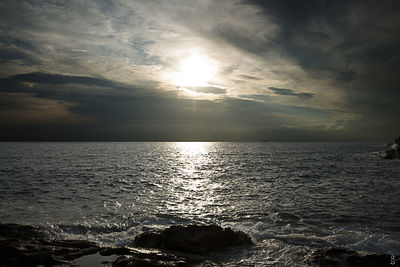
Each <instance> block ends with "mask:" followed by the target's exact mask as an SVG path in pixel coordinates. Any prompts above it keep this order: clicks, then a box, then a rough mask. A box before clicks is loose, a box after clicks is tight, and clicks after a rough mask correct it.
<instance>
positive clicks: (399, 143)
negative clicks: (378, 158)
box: [384, 136, 400, 159]
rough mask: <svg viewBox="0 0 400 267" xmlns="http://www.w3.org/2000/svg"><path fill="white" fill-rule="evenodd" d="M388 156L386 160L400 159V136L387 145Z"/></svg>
mask: <svg viewBox="0 0 400 267" xmlns="http://www.w3.org/2000/svg"><path fill="white" fill-rule="evenodd" d="M385 152H386V155H385V156H384V159H395V158H400V136H399V137H397V138H396V139H395V140H394V142H393V143H389V144H387V145H386V149H385Z"/></svg>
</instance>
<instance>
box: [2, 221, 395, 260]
mask: <svg viewBox="0 0 400 267" xmlns="http://www.w3.org/2000/svg"><path fill="white" fill-rule="evenodd" d="M134 240H135V247H121V248H111V247H100V246H99V245H97V244H96V243H94V242H90V241H86V240H50V239H47V238H46V237H45V236H44V234H43V233H41V232H40V230H39V229H38V228H36V227H34V226H28V225H18V224H0V266H38V265H42V266H57V265H62V266H77V261H78V260H79V259H81V258H83V257H85V256H88V255H98V256H99V257H100V258H101V257H107V256H114V257H112V258H113V260H112V261H106V262H102V264H107V265H108V266H116V267H119V266H224V263H223V262H219V261H218V260H215V258H212V259H211V258H210V257H209V254H210V253H213V252H218V251H223V250H225V249H229V248H232V247H243V248H245V247H249V246H252V245H254V243H253V241H252V239H251V238H250V236H248V235H247V234H245V233H243V232H241V231H234V230H232V229H230V228H222V227H220V226H216V225H185V226H183V225H175V226H171V227H169V228H166V229H164V230H151V229H149V230H147V231H144V232H143V233H142V234H140V235H138V236H136V237H135V239H134ZM398 260H399V257H394V256H391V255H388V254H385V255H376V254H368V253H360V252H355V251H350V250H347V249H338V248H319V249H314V250H313V251H312V252H311V253H310V254H309V255H308V256H305V258H304V265H308V266H400V264H399V261H398ZM229 266H232V265H231V264H230V265H229ZM237 266H240V265H237Z"/></svg>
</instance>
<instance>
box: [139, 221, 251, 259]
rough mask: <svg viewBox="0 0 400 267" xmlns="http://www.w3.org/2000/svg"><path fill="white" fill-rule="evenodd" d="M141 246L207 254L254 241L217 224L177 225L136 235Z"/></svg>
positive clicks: (243, 234) (246, 244)
mask: <svg viewBox="0 0 400 267" xmlns="http://www.w3.org/2000/svg"><path fill="white" fill-rule="evenodd" d="M135 244H136V245H137V246H139V247H145V248H158V249H166V250H172V251H179V252H185V253H193V254H203V255H204V254H207V253H210V252H215V251H220V250H223V249H226V248H229V247H235V246H249V245H252V244H253V242H252V241H251V238H250V237H249V236H248V235H246V234H245V233H243V232H240V231H233V230H232V229H230V228H225V229H224V228H222V227H220V226H216V225H186V226H182V225H176V226H171V227H169V228H167V229H165V230H163V231H161V232H158V233H157V232H145V233H143V234H141V235H138V236H136V238H135Z"/></svg>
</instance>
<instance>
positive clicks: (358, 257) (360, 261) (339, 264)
mask: <svg viewBox="0 0 400 267" xmlns="http://www.w3.org/2000/svg"><path fill="white" fill-rule="evenodd" d="M399 260H400V259H399V257H395V256H393V255H389V254H383V255H378V254H368V253H360V252H355V251H352V250H348V249H341V248H321V249H316V250H314V251H313V252H312V253H311V256H310V257H309V258H308V259H307V260H306V263H307V264H308V265H311V266H321V267H322V266H331V267H346V266H348V267H376V266H381V267H395V266H400V262H399Z"/></svg>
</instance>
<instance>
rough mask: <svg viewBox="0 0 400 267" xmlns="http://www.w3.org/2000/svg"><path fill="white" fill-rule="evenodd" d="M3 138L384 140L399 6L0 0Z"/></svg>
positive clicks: (397, 96) (398, 49) (398, 68)
mask: <svg viewBox="0 0 400 267" xmlns="http://www.w3.org/2000/svg"><path fill="white" fill-rule="evenodd" d="M0 15H1V16H0V22H1V23H0V129H1V130H0V140H2V141H7V140H32V141H35V140H38V141H46V140H48V141H53V140H54V141H62V140H66V141H101V140H109V141H263V140H269V141H372V142H374V141H379V142H380V141H391V140H393V139H394V138H395V137H397V136H398V135H400V120H399V115H400V103H399V101H400V88H399V87H400V86H399V84H400V83H399V81H398V80H399V77H400V34H399V33H400V2H399V1H394V0H393V1H391V0H387V1H369V0H366V1H341V0H337V1H324V0H309V1H282V0H268V1H255V0H201V1H195V0H168V1H167V0H131V1H128V0H97V1H89V0H69V1H62V0H54V1H53V0H51V1H50V0H48V1H46V0H32V1H23V0H19V1H15V0H2V1H1V2H0Z"/></svg>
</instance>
